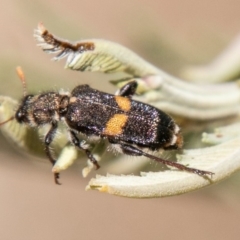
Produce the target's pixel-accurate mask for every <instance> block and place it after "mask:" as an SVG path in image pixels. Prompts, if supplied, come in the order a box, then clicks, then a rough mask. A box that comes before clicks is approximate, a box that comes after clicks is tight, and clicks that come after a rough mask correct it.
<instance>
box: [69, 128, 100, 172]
mask: <svg viewBox="0 0 240 240" xmlns="http://www.w3.org/2000/svg"><path fill="white" fill-rule="evenodd" d="M69 132H70V136H71V140H72V143H73V144H74V145H75V146H76V147H78V148H79V149H81V150H83V151H84V152H85V153H86V155H87V157H88V159H89V160H90V161H91V162H92V163H93V164H94V165H95V166H96V169H98V168H100V166H99V164H98V162H97V160H96V159H95V158H94V156H93V155H92V153H91V151H90V150H89V149H87V148H86V147H85V146H84V145H83V144H82V143H83V141H80V140H79V139H78V137H77V135H76V133H75V132H73V131H69Z"/></svg>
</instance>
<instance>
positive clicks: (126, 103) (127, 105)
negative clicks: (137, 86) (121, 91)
mask: <svg viewBox="0 0 240 240" xmlns="http://www.w3.org/2000/svg"><path fill="white" fill-rule="evenodd" d="M115 100H116V102H117V104H118V106H119V107H120V108H121V110H123V111H129V110H130V109H131V102H130V100H129V98H126V97H122V96H115Z"/></svg>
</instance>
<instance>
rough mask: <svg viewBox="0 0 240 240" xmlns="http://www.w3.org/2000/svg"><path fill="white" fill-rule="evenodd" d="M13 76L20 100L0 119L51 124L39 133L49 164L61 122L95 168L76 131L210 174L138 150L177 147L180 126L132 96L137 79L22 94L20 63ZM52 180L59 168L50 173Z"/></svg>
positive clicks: (125, 150)
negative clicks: (107, 87)
mask: <svg viewBox="0 0 240 240" xmlns="http://www.w3.org/2000/svg"><path fill="white" fill-rule="evenodd" d="M17 71H18V75H19V77H20V79H21V81H22V84H23V95H24V97H23V99H22V101H21V102H20V105H19V108H18V109H17V111H16V113H15V116H12V117H11V118H10V119H8V120H6V121H4V122H2V123H1V125H2V124H4V123H6V122H8V121H11V120H13V119H16V120H17V122H18V123H20V124H26V125H28V126H29V127H40V126H43V125H46V124H49V125H50V128H49V131H48V132H47V134H46V136H45V138H44V145H45V152H46V155H47V157H48V159H49V160H50V162H51V163H52V165H54V164H55V163H56V160H55V159H54V157H53V155H52V153H51V151H50V145H51V143H52V141H53V139H54V136H55V134H56V131H57V129H58V123H59V122H60V121H63V122H64V123H65V125H66V127H67V129H68V133H69V136H70V141H71V143H72V144H73V145H74V146H76V147H77V148H79V149H80V150H82V151H84V152H85V154H86V155H87V157H88V159H89V160H90V161H91V162H92V163H93V164H94V165H95V166H96V169H98V168H99V167H100V166H99V164H98V162H97V160H96V159H95V158H94V156H93V154H92V153H91V151H90V150H89V146H88V144H86V143H85V141H84V140H81V139H79V136H78V133H82V134H85V135H86V136H88V137H89V138H91V137H95V138H96V137H97V138H99V139H107V140H108V142H109V143H110V144H111V145H112V146H113V147H114V148H115V149H116V150H117V151H119V152H121V153H123V154H127V155H130V156H145V157H147V158H149V159H152V160H155V161H157V162H160V163H163V164H165V165H168V166H172V167H175V168H178V169H180V170H184V171H188V172H192V173H196V174H198V175H200V176H207V175H212V174H213V173H212V172H208V171H203V170H199V169H195V168H189V167H187V166H185V165H182V164H179V163H177V162H172V161H169V160H165V159H162V158H159V157H156V156H154V155H152V154H149V153H147V152H145V151H144V150H143V149H147V150H151V151H156V150H159V149H164V150H171V149H179V148H181V147H182V144H183V140H182V135H181V132H180V128H179V127H178V125H177V124H176V123H175V122H174V120H173V119H172V118H171V117H170V116H168V115H167V114H166V113H164V112H163V111H161V110H159V109H157V108H155V107H153V106H151V105H148V104H145V103H142V102H139V101H135V100H133V99H132V96H133V95H134V94H135V92H136V88H137V82H136V81H131V82H129V83H127V84H126V85H124V86H123V87H122V88H121V89H120V90H119V92H118V93H117V94H116V95H113V94H109V93H105V92H101V91H98V90H96V89H93V88H91V87H89V86H88V85H79V86H77V87H75V88H74V89H73V90H72V92H71V93H58V92H54V91H49V92H44V93H41V94H37V95H31V94H27V90H26V81H25V77H24V74H23V72H22V70H21V69H20V68H18V69H17ZM54 179H55V183H56V184H60V183H59V173H58V172H55V173H54Z"/></svg>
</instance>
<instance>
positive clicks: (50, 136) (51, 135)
mask: <svg viewBox="0 0 240 240" xmlns="http://www.w3.org/2000/svg"><path fill="white" fill-rule="evenodd" d="M57 127H58V125H57V123H56V122H53V123H52V127H51V128H50V130H49V132H48V133H47V135H46V137H45V141H44V143H45V152H46V155H47V156H48V159H49V161H50V162H51V163H52V165H53V166H54V164H55V162H56V160H55V159H54V157H53V156H52V153H51V150H50V144H51V143H52V141H53V139H54V136H55V134H56V131H57ZM58 179H59V173H54V181H55V183H56V184H58V185H61V184H60V182H59V181H58Z"/></svg>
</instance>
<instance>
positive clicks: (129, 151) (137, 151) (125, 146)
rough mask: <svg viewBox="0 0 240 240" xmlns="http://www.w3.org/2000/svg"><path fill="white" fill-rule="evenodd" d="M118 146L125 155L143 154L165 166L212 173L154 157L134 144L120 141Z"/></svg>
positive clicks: (192, 171) (193, 171) (201, 174)
mask: <svg viewBox="0 0 240 240" xmlns="http://www.w3.org/2000/svg"><path fill="white" fill-rule="evenodd" d="M120 147H121V149H122V151H123V153H125V154H127V155H131V156H145V157H148V158H150V159H153V160H155V161H157V162H160V163H163V164H165V165H167V166H172V167H175V168H178V169H180V170H183V171H187V172H191V173H195V174H198V175H200V176H208V175H210V176H212V175H213V174H214V173H212V172H208V171H203V170H199V169H196V168H189V167H186V166H185V165H183V164H180V163H177V162H172V161H169V160H165V159H162V158H159V157H155V156H154V155H151V154H148V153H145V152H143V151H142V150H141V149H138V148H136V147H134V146H131V145H128V144H125V143H121V144H120Z"/></svg>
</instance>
